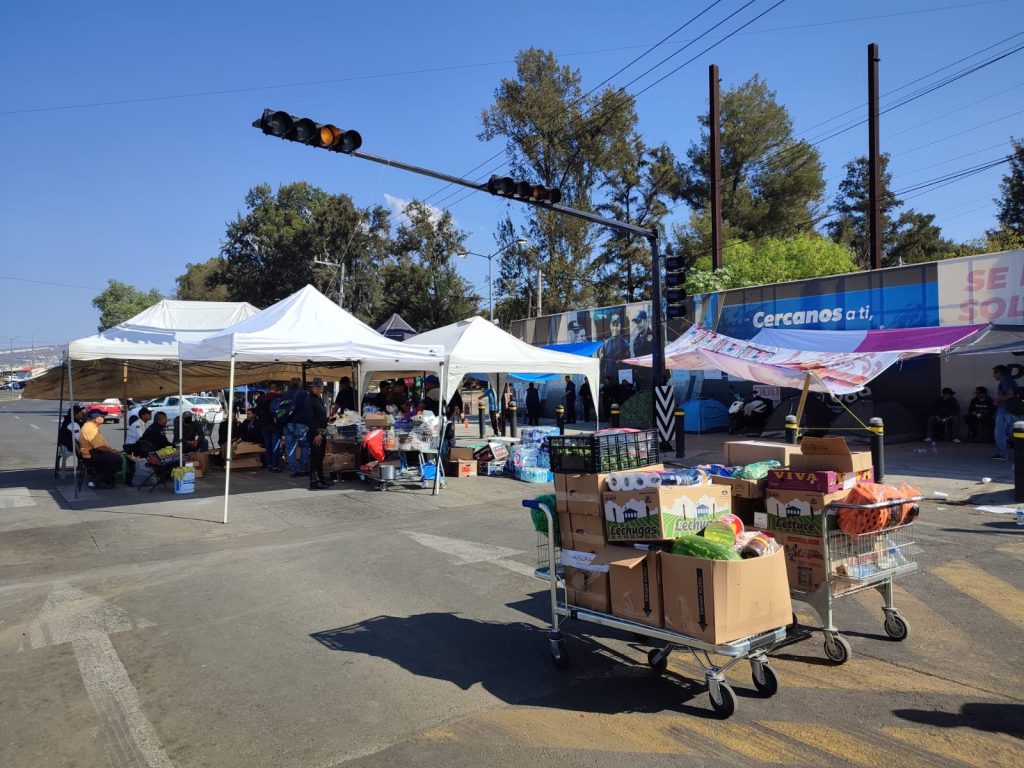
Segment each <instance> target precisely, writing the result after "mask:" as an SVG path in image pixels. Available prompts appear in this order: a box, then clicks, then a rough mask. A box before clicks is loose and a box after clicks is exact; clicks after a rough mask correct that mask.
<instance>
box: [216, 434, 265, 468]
mask: <svg viewBox="0 0 1024 768" xmlns="http://www.w3.org/2000/svg"><path fill="white" fill-rule="evenodd" d="M262 454H263V446H262V445H260V444H259V443H247V442H244V441H239V442H237V443H235V445H234V448H233V449H232V451H231V468H232V469H255V468H259V467H261V466H263V459H262ZM220 455H221V457H222V458H223V457H226V456H227V446H226V445H222V446H221V447H220Z"/></svg>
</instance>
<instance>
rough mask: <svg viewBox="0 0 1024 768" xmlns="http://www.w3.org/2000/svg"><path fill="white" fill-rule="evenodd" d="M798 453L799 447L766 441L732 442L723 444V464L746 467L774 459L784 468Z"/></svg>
mask: <svg viewBox="0 0 1024 768" xmlns="http://www.w3.org/2000/svg"><path fill="white" fill-rule="evenodd" d="M798 453H800V446H797V445H789V444H788V443H773V442H770V441H768V440H733V441H731V442H728V443H726V444H725V463H726V464H727V465H728V466H730V467H737V466H740V467H742V466H746V465H747V464H754V463H755V462H758V461H768V460H770V459H775V460H776V461H777V462H779V464H781V465H782V466H784V467H788V466H790V463H789V460H790V457H792V456H795V455H797V454H798Z"/></svg>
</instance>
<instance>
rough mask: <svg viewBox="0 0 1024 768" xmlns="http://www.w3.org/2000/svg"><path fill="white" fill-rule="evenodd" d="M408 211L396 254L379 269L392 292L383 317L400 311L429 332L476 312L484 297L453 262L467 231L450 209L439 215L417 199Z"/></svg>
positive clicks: (398, 235)
mask: <svg viewBox="0 0 1024 768" xmlns="http://www.w3.org/2000/svg"><path fill="white" fill-rule="evenodd" d="M405 214H406V216H407V217H408V219H409V220H408V222H406V223H402V224H400V225H399V226H398V229H397V231H396V232H395V236H394V244H393V248H394V254H395V258H394V260H392V261H391V262H389V263H387V264H385V265H384V266H383V267H382V268H381V270H380V271H381V278H382V280H383V283H384V285H386V286H387V292H386V295H385V296H384V298H383V300H382V306H381V311H380V314H379V318H378V319H380V320H383V319H384V318H386V317H387V316H389V315H390V314H391V313H392V312H399V313H400V314H401V315H402V318H403V319H404V320H405V321H406V322H407V323H409V324H410V325H411V326H412V327H413V328H418V329H420V330H423V331H427V330H432V329H434V328H440V327H441V326H444V325H448V324H449V323H454V322H456V321H458V320H465V319H466V318H467V317H471V316H472V315H475V314H476V313H477V308H478V307H479V305H480V297H479V296H477V295H476V294H475V293H474V292H473V289H472V286H471V285H470V284H469V283H468V282H467V281H466V280H465V279H464V278H463V277H462V276H461V275H459V273H458V272H457V271H456V269H455V267H454V266H453V264H452V258H453V257H454V256H455V254H457V253H458V252H459V251H461V250H464V247H463V243H464V242H465V240H466V233H465V232H462V231H460V230H459V229H457V228H456V227H455V225H454V222H453V220H452V215H451V213H449V212H448V211H445V212H444V213H442V214H440V215H439V216H438V215H437V214H436V213H435V212H434V211H431V210H430V209H429V208H428V207H427V206H426V205H424V204H423V203H420V202H418V201H413V202H412V203H410V204H409V205H408V206H407V207H406V209H405Z"/></svg>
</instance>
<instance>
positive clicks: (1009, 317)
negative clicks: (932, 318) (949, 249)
mask: <svg viewBox="0 0 1024 768" xmlns="http://www.w3.org/2000/svg"><path fill="white" fill-rule="evenodd" d="M938 271H939V299H940V305H941V311H940V317H941V321H942V324H943V325H963V324H965V323H993V324H995V325H1024V250H1018V251H1007V252H1006V253H997V254H994V255H991V256H972V257H969V258H963V259H955V260H952V261H940V262H939V264H938Z"/></svg>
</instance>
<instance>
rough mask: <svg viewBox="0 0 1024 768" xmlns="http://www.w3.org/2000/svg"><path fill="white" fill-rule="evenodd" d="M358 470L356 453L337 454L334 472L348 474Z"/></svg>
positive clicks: (335, 455)
mask: <svg viewBox="0 0 1024 768" xmlns="http://www.w3.org/2000/svg"><path fill="white" fill-rule="evenodd" d="M355 468H356V456H355V454H354V453H335V454H334V471H335V472H347V471H350V470H353V469H355Z"/></svg>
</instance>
